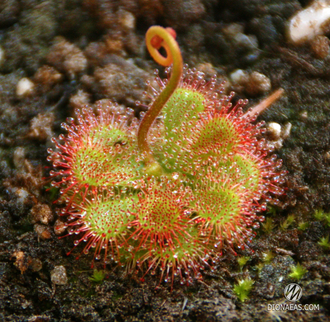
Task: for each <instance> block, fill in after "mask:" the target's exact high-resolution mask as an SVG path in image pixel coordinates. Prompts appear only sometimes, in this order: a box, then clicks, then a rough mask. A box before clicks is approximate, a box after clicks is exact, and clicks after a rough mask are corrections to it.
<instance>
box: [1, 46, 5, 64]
mask: <svg viewBox="0 0 330 322" xmlns="http://www.w3.org/2000/svg"><path fill="white" fill-rule="evenodd" d="M5 58H6V56H5V50H4V49H3V48H2V47H1V46H0V66H1V65H2V64H3V62H4V61H5Z"/></svg>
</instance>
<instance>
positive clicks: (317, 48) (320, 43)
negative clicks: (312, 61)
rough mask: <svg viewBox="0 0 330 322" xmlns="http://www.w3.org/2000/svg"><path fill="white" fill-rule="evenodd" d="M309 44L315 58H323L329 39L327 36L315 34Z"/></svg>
mask: <svg viewBox="0 0 330 322" xmlns="http://www.w3.org/2000/svg"><path fill="white" fill-rule="evenodd" d="M310 45H311V49H312V50H313V53H314V56H315V57H316V58H319V59H324V58H326V57H327V56H328V54H329V47H330V40H329V38H328V37H326V36H323V35H320V36H316V37H315V38H314V39H313V40H312V41H311V44H310Z"/></svg>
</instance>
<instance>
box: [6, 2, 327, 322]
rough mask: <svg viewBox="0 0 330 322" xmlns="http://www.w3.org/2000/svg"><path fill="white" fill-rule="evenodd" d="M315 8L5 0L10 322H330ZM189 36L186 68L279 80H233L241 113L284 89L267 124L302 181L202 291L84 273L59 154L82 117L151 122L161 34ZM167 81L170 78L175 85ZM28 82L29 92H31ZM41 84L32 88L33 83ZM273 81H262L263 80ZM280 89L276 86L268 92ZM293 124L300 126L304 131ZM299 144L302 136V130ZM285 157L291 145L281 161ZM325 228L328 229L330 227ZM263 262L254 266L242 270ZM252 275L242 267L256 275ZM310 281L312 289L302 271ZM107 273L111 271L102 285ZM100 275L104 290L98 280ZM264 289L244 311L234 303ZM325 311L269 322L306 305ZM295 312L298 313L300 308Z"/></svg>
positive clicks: (323, 41) (322, 67) (323, 50)
mask: <svg viewBox="0 0 330 322" xmlns="http://www.w3.org/2000/svg"><path fill="white" fill-rule="evenodd" d="M308 3H309V1H307V0H300V1H298V0H176V1H173V0H129V1H126V0H115V1H114V0H67V1H57V0H44V1H42V0H3V1H1V3H0V163H1V167H0V179H1V184H0V227H1V230H0V320H1V321H6V322H7V321H8V322H9V321H30V322H32V321H34V322H37V321H40V322H41V321H61V322H64V321H328V320H329V317H330V311H329V308H330V256H329V248H327V247H325V246H324V247H322V246H321V245H320V240H321V238H326V237H327V236H328V235H329V221H327V220H326V214H327V213H328V212H330V175H329V169H330V131H329V130H330V113H329V112H330V103H329V102H330V100H329V97H330V86H329V85H330V68H329V66H330V65H329V62H330V54H329V39H328V38H327V37H325V36H324V37H320V38H318V42H312V43H311V42H308V43H304V44H299V45H295V44H292V43H290V42H289V41H288V39H287V35H286V28H287V23H288V21H289V19H290V17H291V16H292V15H293V14H295V13H296V12H298V11H299V10H301V9H302V8H303V7H306V6H307V5H308ZM153 24H159V25H163V26H171V27H173V28H174V29H175V30H176V32H177V39H178V42H179V44H180V47H181V49H182V53H183V57H184V61H185V62H186V63H188V64H189V65H190V66H191V67H197V68H198V69H200V70H202V71H203V72H204V73H205V75H206V78H210V77H211V76H212V75H213V74H214V73H217V74H218V76H219V83H220V82H221V81H223V80H224V79H225V80H226V79H227V80H230V75H231V74H232V73H233V72H234V71H235V70H236V69H242V70H244V71H245V72H246V73H247V75H251V74H252V73H253V72H258V73H260V74H262V75H264V76H262V77H261V79H262V80H261V81H260V80H257V81H256V82H253V80H252V78H251V77H250V78H249V77H248V79H247V80H246V81H245V86H242V84H238V83H236V84H235V82H233V81H231V82H228V83H227V84H228V85H227V86H226V92H227V93H229V92H230V91H231V90H235V91H236V95H235V97H234V102H235V101H237V100H238V99H240V98H248V99H249V101H250V103H249V106H254V105H256V104H258V102H260V101H261V100H262V99H264V98H266V97H267V96H269V95H270V94H271V92H273V91H275V90H276V89H278V88H283V89H284V94H283V95H282V97H281V98H280V99H279V100H278V101H277V102H275V103H274V104H273V105H272V107H271V108H269V109H267V110H266V111H265V112H264V113H263V114H262V115H261V116H260V117H259V118H258V120H265V121H266V122H276V123H278V124H280V125H281V126H282V128H286V129H288V128H289V127H290V126H291V131H290V133H286V135H284V136H283V140H282V141H283V142H282V141H280V142H279V141H278V140H277V141H278V142H275V141H274V138H272V136H271V133H268V138H269V139H270V140H273V141H274V143H277V145H276V144H275V145H276V147H277V150H276V153H277V154H278V156H279V157H280V158H281V159H283V165H284V166H283V168H284V169H286V170H287V171H288V175H287V179H286V184H285V189H286V194H285V196H282V197H281V200H280V204H279V205H276V206H272V205H270V206H269V207H268V210H267V213H266V218H267V221H266V223H265V224H264V225H262V226H261V228H260V229H258V230H256V232H257V236H256V237H255V238H254V240H253V242H252V243H251V244H250V245H249V246H250V249H246V250H239V249H237V250H236V251H237V253H238V255H237V256H235V255H234V254H233V252H231V251H229V250H228V249H227V248H225V249H224V251H223V256H222V259H221V261H220V262H219V263H218V264H217V267H216V269H215V270H212V271H211V270H207V269H206V270H205V271H204V272H203V280H199V281H195V282H194V283H193V284H192V285H181V284H180V283H179V282H177V281H175V282H174V284H173V290H171V285H167V284H166V283H165V282H161V283H160V284H159V276H158V277H157V275H156V276H147V278H146V279H145V281H144V282H141V281H140V280H139V279H138V278H135V277H134V276H133V277H132V276H125V274H124V273H123V269H122V268H121V267H116V266H115V265H108V266H107V267H106V268H105V269H104V268H103V265H102V263H101V262H95V263H94V268H91V263H92V257H93V255H92V254H89V255H83V256H81V257H80V259H79V260H76V259H75V257H76V256H77V255H78V254H79V253H80V251H81V250H79V247H78V248H77V249H75V250H74V251H73V255H70V256H67V255H66V254H67V253H68V252H69V251H70V250H71V249H72V247H73V239H72V238H71V237H66V238H59V236H61V235H65V233H64V232H63V233H62V234H61V235H58V231H59V230H57V231H54V226H55V225H59V221H58V217H59V216H58V211H57V209H56V205H54V203H53V201H54V200H55V199H56V198H57V196H56V194H57V193H58V192H56V191H54V190H53V189H50V190H49V189H47V188H49V187H50V186H49V182H47V180H45V179H44V177H47V176H48V175H49V170H50V163H49V162H47V149H48V148H54V147H53V143H52V142H51V138H52V137H53V136H58V135H59V134H60V133H63V130H62V129H61V126H60V125H61V123H62V122H64V121H65V119H66V117H69V116H73V115H74V114H73V112H74V110H75V109H77V108H81V107H83V106H85V105H86V104H89V105H91V106H93V104H94V103H95V102H97V101H100V100H102V101H101V103H102V104H103V103H104V104H106V102H107V100H112V101H116V102H118V104H119V106H126V107H130V108H132V109H134V110H135V114H136V115H137V116H138V114H139V112H140V111H141V110H143V107H141V106H140V105H137V104H136V103H135V102H136V101H140V102H142V103H143V104H147V103H148V101H147V99H146V98H144V97H143V91H144V90H145V82H146V80H147V79H152V78H153V77H154V76H153V70H154V69H155V68H158V66H157V65H156V64H155V63H154V62H153V61H152V59H151V57H150V56H149V55H148V53H147V51H146V48H145V45H144V35H145V32H146V30H147V29H148V27H149V26H151V25H153ZM161 73H163V71H161ZM22 79H23V81H22ZM26 79H28V80H29V81H30V82H29V81H26ZM259 79H260V78H259ZM269 81H270V84H271V88H269V87H267V86H266V87H263V86H261V85H263V84H264V83H265V82H266V85H267V82H268V84H269ZM290 124H291V125H290ZM287 132H288V131H287ZM280 145H282V147H281V148H280ZM322 216H323V217H322ZM243 256H245V257H247V262H246V263H245V264H244V265H242V264H241V265H239V259H241V258H242V257H243ZM240 263H242V262H240ZM298 264H300V265H301V266H303V267H304V268H305V269H306V273H305V274H303V276H302V277H301V279H299V280H297V279H294V278H293V277H290V276H289V274H290V273H291V272H292V267H293V266H297V265H298ZM94 269H97V270H98V271H103V273H104V274H105V275H104V277H103V276H102V274H101V277H100V278H99V279H97V276H96V274H95V273H94ZM92 277H94V280H93V278H92ZM248 277H250V278H251V279H252V280H253V281H254V284H253V287H252V290H251V292H250V294H249V295H248V298H247V299H246V300H245V301H244V302H242V301H240V300H239V299H238V297H237V294H236V293H235V292H234V285H235V284H237V283H238V281H239V280H242V279H246V278H248ZM290 283H298V284H299V285H300V286H301V288H302V297H301V299H300V301H299V302H298V303H299V304H303V305H304V304H315V305H318V309H317V310H310V311H303V310H296V309H294V310H289V311H276V310H269V305H270V304H281V303H290V302H288V301H286V299H285V297H284V293H283V292H284V288H285V287H286V286H287V285H288V284H290ZM291 303H294V302H291Z"/></svg>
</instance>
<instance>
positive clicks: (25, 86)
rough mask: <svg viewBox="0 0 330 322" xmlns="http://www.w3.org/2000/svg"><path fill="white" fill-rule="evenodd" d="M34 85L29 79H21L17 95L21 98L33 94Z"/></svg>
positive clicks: (17, 87)
mask: <svg viewBox="0 0 330 322" xmlns="http://www.w3.org/2000/svg"><path fill="white" fill-rule="evenodd" d="M33 89H34V83H33V82H32V81H31V80H29V79H28V78H27V77H23V78H21V79H20V80H19V81H18V83H17V86H16V95H17V96H19V97H23V96H28V95H30V94H31V93H32V92H33Z"/></svg>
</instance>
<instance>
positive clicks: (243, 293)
mask: <svg viewBox="0 0 330 322" xmlns="http://www.w3.org/2000/svg"><path fill="white" fill-rule="evenodd" d="M253 284H254V281H253V280H251V279H250V278H246V279H244V280H239V281H238V284H235V285H234V292H235V294H236V296H237V298H238V299H239V300H240V301H241V302H244V301H245V300H247V299H248V298H249V294H250V292H251V290H252V286H253Z"/></svg>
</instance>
